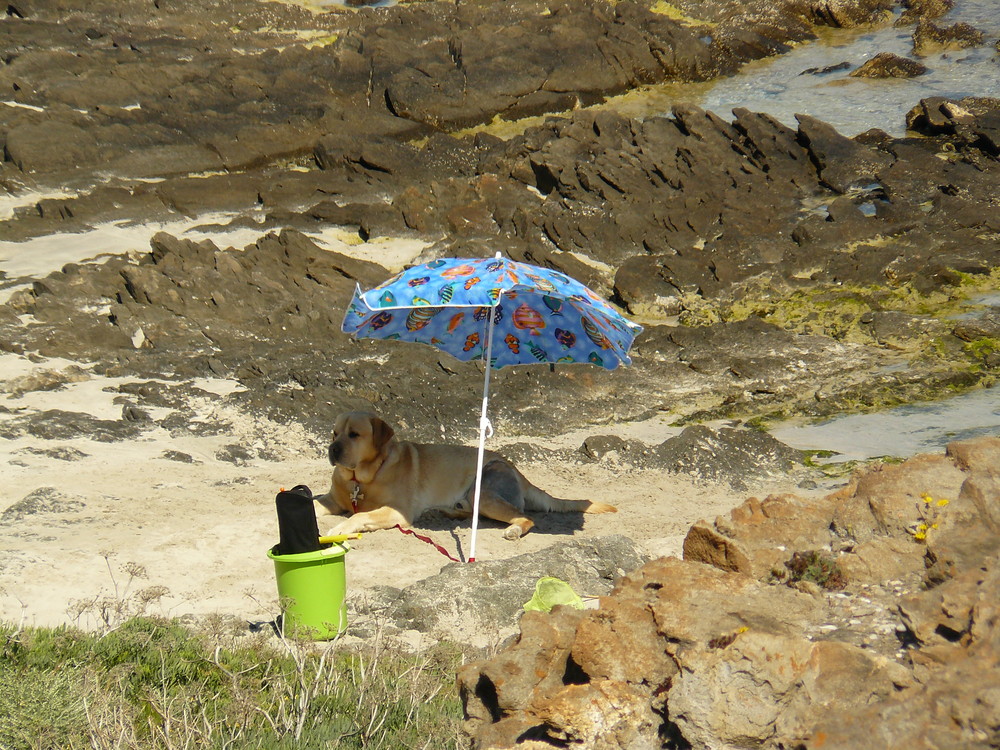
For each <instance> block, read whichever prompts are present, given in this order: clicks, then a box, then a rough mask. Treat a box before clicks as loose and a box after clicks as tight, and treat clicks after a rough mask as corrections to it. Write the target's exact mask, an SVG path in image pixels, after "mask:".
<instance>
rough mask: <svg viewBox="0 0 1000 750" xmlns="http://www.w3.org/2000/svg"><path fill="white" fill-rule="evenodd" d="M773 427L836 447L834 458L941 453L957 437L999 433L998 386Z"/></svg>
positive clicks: (795, 438) (804, 446)
mask: <svg viewBox="0 0 1000 750" xmlns="http://www.w3.org/2000/svg"><path fill="white" fill-rule="evenodd" d="M770 433H771V435H772V436H773V437H775V438H776V439H778V440H780V441H781V442H783V443H786V444H787V445H790V446H792V447H793V448H798V449H800V450H827V451H834V452H835V455H834V456H832V457H830V458H829V459H827V460H829V461H830V462H843V461H865V460H869V459H872V458H880V457H885V456H897V457H906V456H912V455H915V454H917V453H940V452H941V451H943V450H944V448H945V446H946V445H947V444H948V443H950V442H951V441H953V440H966V439H968V438H974V437H979V436H981V435H998V434H1000V387H998V386H994V387H992V388H983V389H979V390H974V391H970V392H969V393H965V394H962V395H961V396H955V397H953V398H949V399H945V400H942V401H930V402H924V403H917V404H907V405H906V406H899V407H896V408H894V409H889V410H887V411H882V412H877V413H872V414H850V415H846V416H842V417H835V418H833V419H827V420H824V421H822V422H816V423H813V424H803V423H801V422H788V423H786V424H784V425H779V426H778V427H776V428H774V429H772V430H770Z"/></svg>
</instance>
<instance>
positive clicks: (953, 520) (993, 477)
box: [459, 438, 1000, 750]
mask: <svg viewBox="0 0 1000 750" xmlns="http://www.w3.org/2000/svg"><path fill="white" fill-rule="evenodd" d="M998 451H1000V439H997V438H980V439H976V440H971V441H962V442H957V443H953V444H951V445H950V446H949V447H948V452H947V455H944V456H939V455H924V456H918V457H915V458H913V459H911V460H909V461H907V462H904V463H902V464H898V465H894V466H878V465H876V466H875V467H872V468H870V469H868V470H866V471H863V472H861V473H859V474H858V475H857V476H856V477H854V478H853V479H852V481H851V483H850V485H849V486H848V487H847V488H845V489H844V490H841V491H839V492H835V493H832V494H830V495H828V496H827V497H826V498H816V499H811V500H805V499H802V498H795V497H792V496H783V497H773V498H767V499H766V500H765V501H763V502H761V501H757V500H756V499H753V498H751V499H750V500H748V501H747V502H746V503H744V504H743V505H742V506H740V507H739V508H737V509H736V510H734V511H733V512H732V513H731V514H730V518H729V519H726V520H717V521H716V524H715V526H714V527H713V526H710V525H709V524H707V523H705V522H701V523H700V524H698V525H697V526H696V527H695V528H693V529H692V532H691V534H689V540H694V539H698V538H702V539H705V538H706V537H704V536H702V537H699V534H701V532H700V531H696V529H701V530H709V531H712V532H713V533H714V534H715V535H716V537H717V538H719V539H726V540H728V542H729V543H730V544H732V545H738V547H739V548H740V549H741V550H743V552H744V553H745V559H744V561H743V563H745V564H747V567H744V568H741V567H740V566H739V564H737V565H732V564H730V563H731V562H733V561H735V560H736V557H735V556H733V555H730V557H729V558H728V562H727V560H726V558H725V557H720V556H715V554H714V553H713V552H712V551H711V549H710V545H701V546H698V545H694V546H693V547H692V553H693V554H692V556H691V557H689V556H688V542H686V543H685V557H686V559H685V560H683V561H681V560H677V559H674V558H661V559H658V560H653V561H650V562H648V563H646V564H645V565H644V566H642V567H641V568H639V569H638V570H635V571H633V572H632V573H630V574H629V575H627V576H626V577H624V578H623V579H622V580H621V581H620V582H619V583H618V584H617V585H616V586H615V588H614V590H613V591H612V592H611V593H610V595H608V596H605V597H602V598H601V600H600V608H599V609H596V610H586V611H579V610H571V609H568V608H565V607H563V608H556V609H555V610H553V612H552V614H551V615H542V614H540V613H529V615H526V616H525V617H523V618H522V620H521V628H522V630H521V635H520V637H519V638H518V639H517V640H516V641H515V642H514V644H513V645H512V646H510V647H509V648H508V649H507V650H504V651H501V652H500V653H499V654H498V655H497V656H496V657H495V658H492V659H489V660H486V661H481V662H476V663H472V664H469V665H467V666H466V667H464V668H463V669H462V671H461V672H460V674H459V685H460V692H461V695H462V700H463V705H464V707H465V717H466V723H465V731H466V732H467V734H468V735H470V746H472V747H483V748H486V747H510V746H513V745H514V744H515V743H517V742H520V741H524V740H526V739H528V738H530V739H531V740H533V741H537V742H545V743H548V745H549V746H551V744H553V743H560V742H566V741H572V742H575V743H576V744H579V745H580V746H581V747H595V748H596V747H601V748H605V747H608V748H619V747H647V746H649V747H658V746H660V745H661V744H663V743H664V742H665V741H666V740H664V738H670V739H669V741H670V742H671V743H672V746H678V747H713V748H714V747H720V748H722V747H732V748H736V747H749V746H751V745H752V746H760V747H771V746H773V747H802V748H817V749H818V748H820V747H823V748H827V747H831V746H833V747H838V748H850V747H859V746H862V745H864V746H869V745H870V746H874V747H880V748H882V747H884V748H887V749H888V748H891V747H898V746H899V745H898V744H897V743H898V742H899V741H900V738H905V741H906V743H907V746H908V747H919V748H928V750H929V749H930V748H932V747H970V748H984V749H985V748H986V747H989V746H991V743H993V742H994V740H995V728H996V726H997V719H998V717H1000V704H998V703H997V702H996V701H993V700H991V699H990V698H989V696H992V695H993V694H994V693H998V691H1000V685H994V683H995V682H996V680H995V679H994V675H995V674H998V673H1000V671H998V670H997V666H998V665H1000V659H998V653H1000V652H998V651H997V648H998V646H1000V627H998V624H1000V610H998V607H997V605H996V602H997V600H998V596H1000V591H997V586H998V585H1000V568H998V566H997V565H996V559H997V544H998V542H997V541H996V540H997V535H996V527H995V523H996V521H997V518H998V512H997V508H998V507H1000V506H998V503H1000V486H998V485H997V481H998V478H997V472H996V470H995V467H996V466H997V465H1000V463H998V462H997V452H998ZM957 487H961V488H962V489H961V493H960V495H958V499H955V500H952V502H950V503H948V504H946V505H940V506H938V505H935V507H936V508H939V509H940V516H939V519H938V520H939V521H940V528H938V529H935V530H934V531H933V532H931V533H930V534H929V535H928V538H927V546H926V548H925V547H924V545H923V544H922V543H920V542H919V540H917V539H915V538H914V537H913V535H912V534H911V533H910V532H908V531H901V530H900V525H901V523H902V522H903V519H899V518H897V517H896V515H895V514H894V512H893V511H892V509H893V508H895V507H899V508H900V509H903V508H905V506H906V504H907V503H906V502H900V500H901V499H902V498H904V497H906V498H916V497H918V496H919V495H920V494H921V493H925V492H933V493H935V495H934V496H935V497H937V495H939V494H941V495H942V497H943V494H942V493H947V492H951V491H953V490H955V489H956V488H957ZM953 497H954V496H953ZM921 503H922V504H924V503H923V501H922V500H921ZM848 506H849V507H848ZM866 515H867V516H868V517H870V518H872V519H876V518H877V519H880V520H879V522H878V524H877V531H876V532H875V533H872V534H871V535H870V538H869V539H868V540H867V541H860V542H858V541H857V540H856V539H854V538H844V537H842V536H841V535H842V533H843V528H842V527H841V526H840V525H838V524H842V523H843V521H844V519H846V518H847V517H851V518H857V519H862V518H864V517H865V516H866ZM831 517H833V518H835V519H837V524H831V520H830V519H831ZM856 531H857V530H856ZM855 536H860V535H859V534H857V533H855ZM935 539H936V540H938V541H935ZM949 540H950V541H949ZM824 541H828V543H829V546H830V548H831V553H832V554H839V557H838V558H837V563H838V565H841V564H842V565H843V566H844V569H846V570H849V571H850V576H849V580H848V581H847V585H846V588H844V589H843V590H836V591H829V590H823V589H822V588H821V587H820V586H818V585H815V584H811V582H810V581H809V580H808V579H804V580H803V582H802V583H801V585H799V584H797V585H796V586H795V587H794V588H793V587H790V586H778V585H773V583H770V582H769V577H768V578H765V577H764V576H763V575H760V573H759V570H755V569H754V568H753V565H752V564H750V563H751V562H752V561H753V560H755V559H763V556H760V555H759V553H761V552H762V551H764V550H768V549H771V550H779V551H781V550H790V549H792V548H795V547H796V546H798V545H800V544H803V545H815V546H818V547H822V546H823V544H824ZM949 545H950V546H949ZM946 546H949V548H950V549H958V548H960V547H963V548H964V549H965V556H964V557H962V556H954V557H953V561H954V562H953V564H952V565H951V566H950V568H949V570H950V571H951V573H950V577H946V578H940V577H935V576H934V572H933V565H932V568H930V569H928V571H927V574H926V576H924V575H922V573H923V557H924V551H925V550H926V553H927V559H928V560H929V561H931V562H932V563H933V562H934V561H935V560H937V559H940V558H939V555H940V554H943V550H944V549H945V547H946ZM732 549H733V550H735V549H736V546H733V547H732ZM698 550H701V552H698ZM939 550H941V552H939ZM695 552H697V553H698V554H699V555H701V557H700V558H699V559H704V560H705V561H707V562H709V563H710V565H705V564H704V563H703V562H699V561H697V560H696V559H695V555H694V553H695ZM894 557H897V558H899V559H898V560H895V561H894V560H893V559H892V558H894ZM934 564H936V563H934ZM748 573H749V575H748ZM892 576H896V577H895V578H893V577H892ZM921 578H923V579H924V580H920V579H921ZM897 607H898V614H897V613H896V608H897ZM897 633H903V634H904V635H903V639H902V640H903V644H904V647H903V648H901V647H900V642H899V641H898V640H897V639H896V634H897ZM998 694H1000V693H998ZM984 696H985V697H984ZM654 716H657V717H661V722H660V723H659V724H657V723H656V722H655V721H654V720H653V718H652V717H654ZM852 717H861V718H860V719H857V718H852ZM858 721H863V722H864V723H863V724H858ZM873 728H876V730H877V731H875V732H874V734H873ZM602 732H603V733H604V734H602Z"/></svg>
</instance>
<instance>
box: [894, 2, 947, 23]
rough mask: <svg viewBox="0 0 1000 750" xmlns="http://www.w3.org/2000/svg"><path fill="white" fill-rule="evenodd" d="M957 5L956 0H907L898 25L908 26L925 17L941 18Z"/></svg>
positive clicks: (897, 20) (897, 21) (898, 19)
mask: <svg viewBox="0 0 1000 750" xmlns="http://www.w3.org/2000/svg"><path fill="white" fill-rule="evenodd" d="M953 7H955V3H954V0H907V2H906V3H904V8H903V12H902V13H901V14H900V16H899V18H897V19H896V23H895V25H896V26H906V25H908V24H911V23H916V22H918V21H920V20H921V19H924V18H940V17H941V16H943V15H945V14H946V13H947V12H948V11H950V10H951V9H952V8H953Z"/></svg>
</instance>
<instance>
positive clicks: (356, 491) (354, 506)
mask: <svg viewBox="0 0 1000 750" xmlns="http://www.w3.org/2000/svg"><path fill="white" fill-rule="evenodd" d="M351 484H352V485H353V486H352V487H351V513H357V512H358V498H359V497H361V484H360V483H359V482H358V480H357V479H352V480H351Z"/></svg>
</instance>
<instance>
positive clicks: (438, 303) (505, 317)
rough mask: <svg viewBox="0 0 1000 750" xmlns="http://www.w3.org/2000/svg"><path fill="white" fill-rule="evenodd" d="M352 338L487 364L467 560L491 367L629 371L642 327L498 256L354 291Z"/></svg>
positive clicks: (488, 430) (578, 288)
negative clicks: (425, 348)
mask: <svg viewBox="0 0 1000 750" xmlns="http://www.w3.org/2000/svg"><path fill="white" fill-rule="evenodd" d="M342 328H343V330H344V332H345V333H350V334H353V335H354V336H356V337H358V338H375V339H394V340H399V341H412V342H415V343H419V344H427V345H429V346H433V347H435V348H437V349H440V350H441V351H444V352H447V353H448V354H451V355H452V356H454V357H456V358H458V359H460V360H462V361H468V360H474V359H480V360H484V361H488V362H489V364H490V367H487V368H486V374H485V378H484V383H483V408H482V415H481V416H480V420H479V463H478V467H477V471H476V485H475V491H474V499H473V509H472V542H471V546H470V548H469V558H468V559H469V562H473V561H474V560H475V559H476V529H477V527H478V521H479V499H480V493H481V489H482V471H483V455H484V450H485V443H486V438H487V435H488V434H492V432H493V429H492V426H491V425H490V422H489V419H487V416H486V413H487V405H488V403H489V391H490V370H492V369H498V368H501V367H507V366H508V365H522V364H539V363H544V362H548V363H551V364H556V363H564V364H571V363H577V362H579V363H586V364H591V365H597V366H598V367H603V368H605V369H608V370H614V369H615V368H616V367H618V365H620V364H626V365H628V364H631V362H632V360H631V359H630V358H629V356H628V351H629V348H630V347H631V346H632V342H633V340H634V339H635V337H636V336H637V335H638V334H639V333H640V332H641V331H642V327H641V326H639V325H637V324H635V323H633V322H631V321H630V320H627V319H626V318H624V317H623V316H622V315H621V314H620V313H619V312H618V311H617V310H616V309H615V308H614V307H612V306H611V305H609V304H608V303H607V302H606V301H604V300H603V299H602V298H601V297H600V296H599V295H597V294H595V293H594V292H592V291H591V290H590V289H588V288H587V287H586V286H584V285H583V284H581V283H580V282H579V281H576V280H575V279H572V278H570V277H569V276H566V275H565V274H562V273H559V272H558V271H553V270H551V269H548V268H540V267H539V266H534V265H531V264H529V263H519V262H517V261H513V260H509V259H506V258H501V257H500V254H499V253H497V255H496V257H495V258H485V259H483V258H449V259H444V258H442V259H439V260H433V261H431V262H430V263H424V264H422V265H419V266H413V267H412V268H408V269H406V270H405V271H403V272H402V273H399V274H396V276H394V277H392V278H391V279H389V280H388V281H385V282H383V283H382V284H379V285H378V286H377V287H375V288H374V289H370V290H369V291H367V292H362V291H361V287H358V288H357V289H355V292H354V298H353V299H352V300H351V304H350V306H349V307H348V308H347V314H346V315H345V316H344V323H343V326H342Z"/></svg>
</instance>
